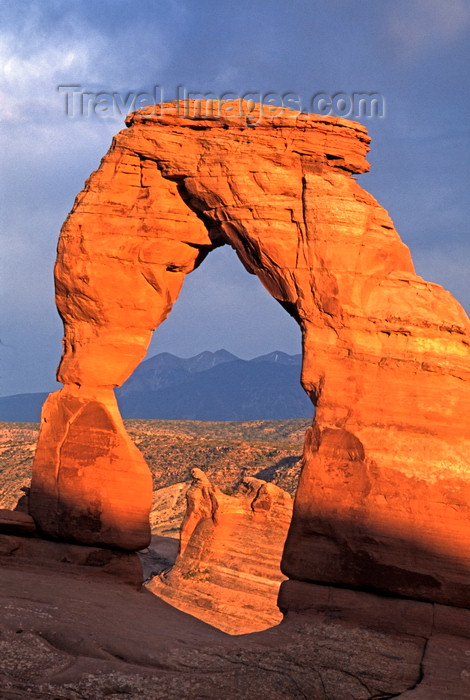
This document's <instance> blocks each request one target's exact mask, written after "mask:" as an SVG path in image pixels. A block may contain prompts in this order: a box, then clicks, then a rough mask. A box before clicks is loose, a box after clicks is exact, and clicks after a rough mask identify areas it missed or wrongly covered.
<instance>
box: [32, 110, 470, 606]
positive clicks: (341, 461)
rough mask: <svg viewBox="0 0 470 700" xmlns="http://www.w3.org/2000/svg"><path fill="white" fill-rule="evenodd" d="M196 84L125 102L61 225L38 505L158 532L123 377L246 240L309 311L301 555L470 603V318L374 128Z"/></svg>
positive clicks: (106, 535)
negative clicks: (215, 93) (415, 229)
mask: <svg viewBox="0 0 470 700" xmlns="http://www.w3.org/2000/svg"><path fill="white" fill-rule="evenodd" d="M178 106H179V105H178V104H177V105H173V106H172V105H164V106H163V108H162V111H161V112H157V113H152V110H147V111H145V110H144V111H140V112H137V113H135V114H132V115H130V116H129V117H128V119H127V125H128V128H127V129H126V130H124V131H122V132H120V133H119V134H118V135H117V136H116V137H115V139H114V141H113V144H112V146H111V148H110V150H109V152H108V154H107V155H106V156H105V157H104V158H103V160H102V163H101V165H100V167H99V169H98V170H97V171H96V172H95V173H93V174H92V175H91V177H90V178H89V180H88V181H87V183H86V186H85V189H84V190H83V192H82V193H81V194H80V195H79V196H78V197H77V200H76V202H75V205H74V208H73V210H72V212H71V214H70V215H69V217H68V219H67V221H66V222H65V224H64V227H63V229H62V233H61V237H60V241H59V251H58V258H57V265H56V294H57V305H58V308H59V311H60V314H61V316H62V318H63V320H64V325H65V339H64V353H63V357H62V362H61V365H60V368H59V373H58V376H59V379H60V380H61V381H62V382H63V383H64V385H65V387H64V389H63V390H61V391H60V392H57V393H55V394H53V395H51V396H50V397H49V399H48V401H47V403H46V405H45V407H44V411H43V425H42V431H41V436H40V440H39V445H38V451H37V454H36V459H35V465H34V472H33V480H32V489H31V513H32V515H33V517H34V518H35V520H36V522H37V524H38V525H39V527H40V528H42V529H43V530H44V531H46V532H48V533H49V534H50V535H53V536H56V537H57V536H59V537H66V538H72V537H74V538H76V539H77V540H79V541H83V542H88V543H103V544H108V545H112V546H119V547H126V548H128V549H132V548H137V547H139V546H143V545H144V544H145V543H146V542H147V541H148V537H149V533H148V524H147V517H148V510H149V508H150V480H149V478H148V473H147V472H146V467H145V464H144V463H143V460H141V459H140V457H139V455H138V453H137V451H136V450H134V449H133V448H132V445H131V444H130V443H129V441H128V439H127V437H126V435H125V431H124V430H123V427H122V424H121V422H120V420H119V416H118V415H117V410H116V406H115V401H114V398H113V391H112V390H113V387H115V386H118V385H120V384H122V382H123V381H124V380H125V379H126V378H127V377H128V376H129V375H130V373H131V372H132V370H133V369H134V368H135V366H136V365H137V363H138V362H139V361H140V360H141V358H142V357H143V355H144V353H145V350H146V348H147V345H148V342H149V340H150V336H151V333H152V330H153V329H154V328H156V326H157V325H158V324H159V323H161V322H162V321H163V319H164V318H165V317H166V316H167V314H168V313H169V311H170V309H171V306H172V304H173V302H174V301H175V299H176V297H177V296H178V293H179V290H180V288H181V285H182V283H183V280H184V277H185V275H186V274H187V273H188V272H191V271H192V270H193V269H194V268H195V267H196V266H197V265H199V264H200V263H201V262H202V261H203V259H204V258H205V256H206V255H207V254H208V253H209V252H210V251H211V250H212V249H213V248H214V247H216V246H220V245H223V244H228V245H231V246H232V247H233V248H235V250H236V251H237V254H238V256H239V257H240V259H241V261H242V263H243V264H244V265H245V267H246V268H247V270H248V271H249V272H252V273H254V274H256V275H257V276H258V277H259V279H260V280H261V282H262V283H263V284H264V285H265V287H266V288H267V289H268V290H269V292H270V293H271V294H272V295H273V297H274V298H276V299H277V300H278V301H279V302H280V303H281V304H282V306H283V307H284V308H285V309H286V310H287V311H288V312H289V313H290V314H292V316H293V317H294V318H295V319H296V320H297V321H298V323H299V324H300V327H301V330H302V337H303V369H302V384H303V386H304V388H305V390H306V391H307V393H308V394H309V396H310V397H311V399H312V401H313V402H314V403H315V404H316V417H315V421H314V424H313V427H312V428H311V429H310V430H309V432H308V434H307V439H306V445H305V452H304V467H303V472H302V476H301V479H300V483H299V488H298V492H297V497H296V502H295V507H294V516H293V520H292V525H291V529H290V534H289V537H288V541H287V544H286V549H285V553H284V557H283V570H284V572H285V574H286V575H287V576H288V577H289V578H291V579H294V580H295V579H297V580H302V581H312V582H315V581H316V582H318V581H320V582H321V581H323V582H328V583H333V584H334V583H336V584H341V585H347V586H353V587H360V588H370V589H374V590H380V591H386V592H389V593H394V594H398V595H400V596H410V597H415V598H419V599H423V600H431V601H438V602H440V603H449V602H453V603H454V604H456V605H470V584H469V571H470V558H469V556H468V553H467V552H468V544H469V542H470V518H469V507H470V487H469V486H468V478H469V470H470V467H469V463H470V459H469V458H470V439H469V438H470V427H469V424H468V419H467V416H468V412H469V408H470V388H469V387H470V382H469V369H470V363H469V321H468V317H467V315H466V314H465V312H464V311H463V309H462V308H461V306H460V305H459V304H458V303H457V301H455V299H453V298H452V296H451V295H450V294H448V293H447V292H446V291H444V290H443V289H442V288H441V287H439V286H438V285H435V284H432V283H429V282H425V281H424V280H423V279H421V278H420V277H418V276H417V275H416V274H415V272H414V269H413V264H412V261H411V258H410V254H409V251H408V249H407V247H406V246H405V245H404V244H403V243H402V242H401V240H400V238H399V236H398V234H397V233H396V231H395V229H394V227H393V223H392V221H391V220H390V217H389V216H388V214H387V212H386V211H385V210H384V209H383V208H382V207H381V206H380V205H379V204H378V203H377V202H376V201H375V199H374V198H373V197H372V196H371V195H369V194H368V193H367V192H365V191H364V190H363V189H362V188H361V187H360V186H359V184H358V183H357V181H356V179H355V177H354V175H355V174H358V173H362V172H365V171H367V170H368V167H369V166H368V164H367V162H366V160H365V156H366V153H367V151H368V144H369V137H368V136H367V133H366V130H365V128H364V127H363V126H361V125H360V124H356V123H353V122H348V121H345V120H342V119H337V118H324V117H319V116H316V115H306V114H301V115H299V116H294V115H293V114H289V113H284V114H283V115H281V116H278V117H271V116H269V115H265V116H263V117H262V118H260V119H250V118H249V117H245V116H243V114H242V115H241V116H238V117H237V116H236V115H235V114H234V112H233V110H232V112H231V113H229V114H227V113H226V112H225V113H223V114H220V115H218V114H212V115H211V114H209V113H208V111H210V108H209V106H208V105H207V104H202V110H201V115H199V114H198V113H197V110H196V109H194V112H193V111H192V110H193V107H194V108H195V105H192V104H191V105H189V114H186V115H181V114H180V113H179V111H178ZM199 106H200V107H201V105H199Z"/></svg>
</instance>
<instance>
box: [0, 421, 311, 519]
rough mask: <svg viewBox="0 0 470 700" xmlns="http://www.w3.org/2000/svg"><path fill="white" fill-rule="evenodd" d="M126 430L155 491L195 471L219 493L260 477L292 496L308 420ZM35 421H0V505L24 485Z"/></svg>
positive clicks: (131, 424)
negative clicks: (201, 472)
mask: <svg viewBox="0 0 470 700" xmlns="http://www.w3.org/2000/svg"><path fill="white" fill-rule="evenodd" d="M125 424H126V427H127V430H128V431H129V434H130V435H131V437H132V439H133V440H134V442H135V443H136V445H137V446H138V447H139V449H140V450H141V452H142V454H143V455H144V457H145V459H146V460H147V463H148V465H149V467H150V469H151V471H152V475H153V483H154V488H155V489H159V488H163V487H165V486H169V485H171V484H176V483H178V482H181V481H185V480H187V479H188V478H190V475H189V470H190V469H191V468H192V467H199V468H200V469H202V470H203V471H205V472H206V473H207V475H208V477H209V479H213V480H214V481H215V482H216V483H217V485H218V486H219V487H220V488H222V489H228V490H231V489H233V487H234V486H235V485H236V484H237V482H238V481H239V480H240V478H241V477H243V476H245V475H246V476H259V478H261V479H265V480H266V481H272V482H274V483H276V484H278V485H279V486H281V488H283V489H285V490H286V491H289V493H291V494H293V493H294V492H295V488H296V485H297V481H298V476H299V471H300V458H301V454H302V443H303V437H304V433H305V430H306V429H307V427H308V426H309V425H310V421H309V420H306V419H292V420H280V421H262V420H257V421H240V422H235V421H217V422H212V421H177V420H127V421H125ZM38 433H39V426H38V425H37V424H36V423H5V422H0V507H3V508H11V507H12V506H14V505H15V503H16V501H17V500H18V498H19V497H20V496H21V495H22V493H21V491H20V489H21V487H22V486H28V485H29V482H30V479H31V468H32V461H33V456H34V450H35V445H36V441H37V437H38Z"/></svg>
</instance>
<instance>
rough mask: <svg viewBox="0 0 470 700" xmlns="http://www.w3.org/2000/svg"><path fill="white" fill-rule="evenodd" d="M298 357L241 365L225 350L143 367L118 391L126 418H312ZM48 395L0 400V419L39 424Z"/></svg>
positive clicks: (162, 358) (153, 360) (165, 358)
mask: <svg viewBox="0 0 470 700" xmlns="http://www.w3.org/2000/svg"><path fill="white" fill-rule="evenodd" d="M301 362H302V356H301V355H287V354H286V353H283V352H279V351H275V352H271V353H269V354H268V355H262V356H260V357H255V358H254V359H252V360H241V359H240V358H239V357H236V356H235V355H232V354H231V353H230V352H228V351H227V350H218V351H217V352H209V351H205V352H202V353H200V354H199V355H195V356H194V357H190V358H188V359H183V358H181V357H176V356H175V355H172V354H170V353H167V352H164V353H160V354H159V355H155V356H154V357H150V358H149V359H148V360H145V361H144V362H142V363H141V364H140V365H139V367H137V369H136V370H135V371H134V373H133V374H132V376H131V377H130V378H129V379H128V380H127V382H125V384H123V386H122V387H120V388H119V389H117V390H116V397H117V400H118V404H119V408H120V410H121V413H122V415H123V417H124V418H166V419H186V420H233V421H236V420H281V419H288V418H311V417H312V415H313V407H312V404H311V402H310V401H309V399H308V397H307V395H306V394H305V392H304V391H303V389H302V387H301V386H300V383H299V379H300V368H301ZM46 396H47V394H45V393H44V394H43V393H40V394H39V393H38V394H17V395H15V396H5V397H0V420H3V421H19V422H37V421H39V415H40V409H41V406H42V404H43V402H44V401H45V399H46Z"/></svg>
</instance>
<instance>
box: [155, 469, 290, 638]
mask: <svg viewBox="0 0 470 700" xmlns="http://www.w3.org/2000/svg"><path fill="white" fill-rule="evenodd" d="M191 473H192V476H193V482H192V484H191V486H190V487H189V489H188V492H187V494H186V500H187V507H186V512H185V515H184V519H183V523H182V526H181V534H180V552H179V555H178V557H177V559H176V562H175V564H174V566H173V567H172V568H171V569H170V570H169V571H167V572H165V573H163V574H159V575H157V576H155V577H154V578H153V579H152V580H151V581H150V582H149V583H148V584H147V587H148V588H149V590H151V591H152V592H153V593H155V594H156V595H158V596H159V597H160V598H163V600H166V601H167V602H168V603H171V604H172V605H174V606H175V607H177V608H178V609H179V610H183V611H184V612H187V613H190V614H191V615H194V616H195V617H198V618H199V619H201V620H204V621H205V622H208V623H209V624H211V625H213V626H214V627H218V628H219V629H221V630H223V631H224V632H228V633H229V634H244V633H248V632H258V631H260V630H263V629H267V628H268V627H273V626H274V625H276V624H277V623H279V622H280V621H281V619H282V615H281V613H280V612H279V609H278V607H277V604H276V603H277V597H278V591H279V586H280V583H281V581H282V580H283V579H284V578H285V577H284V576H283V575H282V573H281V570H280V561H281V555H282V549H283V546H284V542H285V539H286V535H287V530H288V528H289V523H290V521H291V517H292V497H291V496H290V495H289V494H288V493H287V492H286V491H283V490H282V489H280V488H279V487H278V486H276V485H275V484H270V483H267V482H266V481H263V480H261V479H256V478H254V477H247V478H245V479H243V481H242V482H241V483H240V484H239V486H238V488H237V489H235V490H234V491H233V492H231V493H223V492H222V491H221V490H220V489H219V488H218V487H217V486H214V485H213V484H212V483H211V482H210V481H209V480H208V478H207V476H206V475H205V474H204V472H202V471H201V470H200V469H192V472H191Z"/></svg>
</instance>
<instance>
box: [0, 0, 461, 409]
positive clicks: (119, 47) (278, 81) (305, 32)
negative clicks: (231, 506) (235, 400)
mask: <svg viewBox="0 0 470 700" xmlns="http://www.w3.org/2000/svg"><path fill="white" fill-rule="evenodd" d="M0 27H1V31H0V54H1V67H2V78H1V86H0V93H1V94H0V98H1V102H0V105H1V107H0V122H1V132H0V138H1V154H2V160H1V194H2V199H1V210H0V211H1V224H2V225H1V230H0V235H1V263H0V266H1V267H0V275H1V288H2V302H1V303H2V311H3V314H2V323H1V329H0V339H1V343H2V344H1V346H0V360H1V369H0V395H8V394H14V393H22V392H35V391H47V390H52V389H54V388H55V386H56V385H55V368H56V366H57V364H58V361H59V358H60V350H61V343H60V340H61V335H62V328H61V323H60V320H59V318H58V316H57V313H56V310H55V305H54V297H53V280H52V269H53V262H54V257H55V246H56V242H57V237H58V234H59V230H60V226H61V224H62V222H63V220H64V219H65V217H66V215H67V213H68V211H69V210H70V208H71V206H72V204H73V201H74V198H75V195H76V194H77V193H78V192H79V191H80V189H81V188H82V186H83V182H84V180H85V179H86V177H87V176H88V175H89V173H90V172H91V171H92V170H94V169H95V168H96V167H97V166H98V164H99V161H100V158H101V157H102V155H103V154H104V153H105V152H106V150H107V149H108V147H109V144H110V142H111V138H112V135H113V134H114V133H116V132H117V131H118V130H120V129H121V128H122V126H123V118H122V116H120V115H119V114H115V115H114V116H112V115H110V114H108V115H106V118H105V117H104V116H103V117H101V118H96V117H86V116H82V115H80V114H75V115H67V114H66V109H65V95H64V94H63V92H61V91H59V90H58V89H57V88H58V86H60V85H79V86H80V89H82V90H83V91H90V92H99V91H104V92H119V93H120V94H122V95H124V96H125V95H126V93H127V92H129V91H130V92H141V91H151V90H153V87H154V86H155V85H159V86H161V87H162V89H163V91H164V96H165V98H166V99H174V98H175V95H176V87H177V86H178V85H182V86H185V87H186V89H187V90H190V91H201V92H207V91H209V90H211V91H214V92H215V93H216V94H218V95H219V94H222V93H223V92H227V91H232V92H235V93H236V94H243V93H245V92H247V91H253V92H256V93H262V94H264V93H266V92H269V91H274V92H276V93H279V94H283V93H285V92H287V91H290V92H294V93H296V94H298V95H299V97H300V98H301V100H302V106H303V108H304V110H305V111H309V109H310V102H311V99H312V97H313V96H314V95H315V94H317V93H319V92H325V93H327V94H329V95H334V94H336V93H340V92H342V93H346V94H351V93H354V92H378V93H380V94H381V95H383V96H384V98H385V105H386V111H385V116H383V117H382V118H378V117H373V118H367V117H364V118H363V119H362V120H361V121H363V123H365V124H366V125H367V127H368V129H369V131H370V134H371V136H372V138H373V142H372V152H371V153H370V155H369V160H370V162H371V164H372V170H371V172H370V173H369V174H366V175H362V176H361V177H360V182H361V184H362V186H363V187H365V188H366V189H367V190H369V191H370V192H371V193H372V194H373V195H374V196H375V197H376V198H377V199H378V200H379V202H380V203H381V204H382V205H383V206H385V208H386V209H387V210H388V211H389V212H390V214H391V216H392V218H393V220H394V222H395V224H396V227H397V229H398V231H399V233H400V234H401V236H402V238H403V239H404V241H405V242H406V243H407V245H408V246H409V247H410V248H411V251H412V254H413V257H414V260H415V264H416V267H417V271H418V273H419V274H421V275H422V276H423V277H425V278H427V279H430V280H432V281H434V282H438V283H439V284H442V285H444V286H445V287H447V288H448V289H450V291H451V292H452V293H453V294H454V295H455V296H457V298H458V299H459V300H460V301H461V303H462V304H463V305H464V306H465V307H466V309H467V311H468V310H469V309H470V291H469V284H468V266H469V262H470V243H469V236H468V221H469V220H470V216H469V203H470V197H469V195H468V185H469V166H468V162H469V140H470V133H469V114H470V94H469V71H468V66H469V65H470V55H469V54H470V41H469V35H470V2H469V1H468V0H393V1H392V0H237V2H215V1H214V0H132V1H131V0H92V1H89V0H61V1H60V0H27V1H25V0H15V2H11V1H10V0H0ZM299 343H300V337H299V332H298V329H297V328H296V326H295V323H294V322H293V321H292V320H291V319H290V318H289V317H288V316H287V315H286V314H285V312H284V311H283V310H282V309H281V307H279V306H278V305H277V304H276V302H274V301H273V300H272V299H271V298H270V297H269V296H268V295H267V293H266V292H265V291H264V290H263V288H262V287H261V285H260V283H259V282H258V281H257V279H256V278H254V277H251V276H250V275H248V274H247V273H246V272H245V270H244V269H243V268H242V267H241V265H240V263H238V261H237V260H236V258H235V257H234V254H233V252H232V251H231V250H228V249H227V250H226V249H225V248H223V249H221V250H218V251H215V252H214V253H212V254H211V255H210V256H209V258H208V259H207V260H206V261H205V262H204V264H203V265H202V266H201V268H199V269H198V270H197V271H196V272H194V273H193V274H192V275H190V276H189V277H188V278H187V280H186V282H185V285H184V288H183V292H182V294H181V297H180V299H179V300H178V302H177V303H176V305H175V307H174V309H173V311H172V313H171V315H170V317H169V319H168V320H167V321H166V322H165V323H164V324H163V325H162V326H161V327H160V328H159V329H158V330H157V332H156V333H155V336H154V340H153V341H152V345H151V349H150V354H155V353H157V352H160V351H169V352H173V353H175V354H177V355H180V356H182V357H188V356H191V355H193V354H196V353H198V352H200V351H201V350H204V349H209V350H216V349H218V348H220V347H225V348H227V349H228V350H230V351H232V352H234V353H235V354H238V355H239V356H241V357H244V358H250V357H254V356H255V355H259V354H262V353H265V352H269V351H271V350H274V349H279V350H284V351H285V352H289V353H296V352H299V351H300V344H299Z"/></svg>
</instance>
